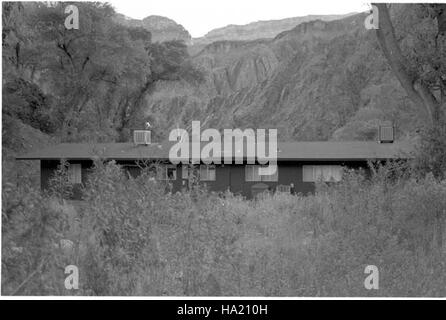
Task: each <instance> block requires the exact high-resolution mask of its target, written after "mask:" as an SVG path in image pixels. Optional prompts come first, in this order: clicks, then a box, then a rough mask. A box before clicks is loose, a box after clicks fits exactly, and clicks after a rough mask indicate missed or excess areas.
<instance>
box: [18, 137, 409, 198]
mask: <svg viewBox="0 0 446 320" xmlns="http://www.w3.org/2000/svg"><path fill="white" fill-rule="evenodd" d="M173 144H174V143H173V142H166V143H150V141H148V143H144V144H139V143H98V144H88V143H62V144H59V145H56V146H52V147H48V148H46V149H42V150H37V151H34V152H30V153H28V154H25V155H23V156H20V157H17V160H37V161H40V183H41V188H42V189H47V188H48V184H49V180H50V178H51V176H52V175H53V174H54V172H55V170H56V169H57V167H58V165H59V164H60V161H61V160H62V159H65V160H66V161H67V162H68V163H69V168H68V170H69V177H70V180H71V182H72V183H73V184H78V185H80V184H83V183H85V182H86V181H87V179H88V175H89V169H91V168H92V166H93V160H92V159H94V158H95V157H98V156H99V157H100V158H101V159H105V160H114V161H116V163H117V164H119V165H121V166H123V167H124V168H125V169H126V170H127V171H128V172H129V174H131V175H132V176H136V175H137V174H138V172H139V171H140V170H141V167H140V165H138V164H139V163H141V161H144V162H145V163H147V162H149V163H150V162H157V163H160V166H161V168H162V173H161V175H160V176H158V179H161V180H167V181H169V182H170V183H171V185H172V191H173V192H176V191H181V190H182V189H183V188H184V187H186V186H187V185H188V183H187V182H188V172H189V169H188V168H189V167H188V166H187V165H182V164H178V165H173V164H172V163H171V162H170V161H169V150H170V148H171V147H172V145H173ZM411 152H412V148H411V146H410V145H409V144H408V143H402V142H393V140H387V141H383V140H382V141H349V142H345V141H344V142H331V141H317V142H278V145H277V168H278V170H277V171H276V173H275V174H274V175H269V176H260V175H259V174H258V166H259V164H248V163H246V161H244V163H243V164H235V163H234V162H235V161H233V163H232V164H217V165H214V164H211V165H206V164H203V163H201V164H200V165H199V167H198V172H199V180H200V181H201V182H203V183H205V184H206V185H207V187H208V189H209V190H211V191H217V192H219V191H222V192H224V191H227V190H229V191H231V192H232V193H234V194H241V195H243V196H245V197H247V198H252V197H253V196H254V195H255V194H257V193H259V192H263V191H265V190H271V191H275V190H279V191H285V192H290V191H294V192H296V193H302V194H307V193H310V192H313V191H314V189H315V182H316V181H317V180H318V179H322V180H324V181H339V180H340V179H342V168H343V167H347V168H353V169H355V168H367V167H368V165H367V162H368V161H388V160H396V159H408V158H410V157H411ZM245 160H246V159H245ZM222 163H223V161H222ZM77 197H79V195H77Z"/></svg>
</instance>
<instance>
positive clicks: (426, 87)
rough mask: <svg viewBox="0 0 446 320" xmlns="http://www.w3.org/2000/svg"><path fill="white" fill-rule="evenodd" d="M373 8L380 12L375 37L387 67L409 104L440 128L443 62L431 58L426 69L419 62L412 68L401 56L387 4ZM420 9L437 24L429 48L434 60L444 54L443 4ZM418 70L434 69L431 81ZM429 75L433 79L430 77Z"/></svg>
mask: <svg viewBox="0 0 446 320" xmlns="http://www.w3.org/2000/svg"><path fill="white" fill-rule="evenodd" d="M374 5H375V6H376V7H377V8H378V13H379V28H378V29H376V36H377V38H378V42H379V44H380V46H381V49H382V51H383V54H384V56H385V58H386V59H387V62H388V63H389V66H390V68H391V69H392V71H393V73H394V74H395V76H396V77H397V78H398V80H399V82H400V84H401V86H402V87H403V88H404V90H405V91H406V93H407V95H408V96H409V98H410V99H411V100H412V102H413V103H414V104H415V105H416V106H418V107H419V108H422V109H423V110H424V114H425V116H426V120H427V121H428V122H429V123H430V125H431V126H437V125H440V124H441V122H442V121H443V117H444V110H443V109H444V106H445V103H446V90H445V87H446V74H445V72H444V71H445V65H444V64H445V61H444V59H443V60H442V59H441V58H440V59H438V58H437V59H435V60H434V59H432V60H433V61H431V62H432V63H431V64H430V65H429V66H425V65H423V66H420V65H417V63H418V64H420V63H421V61H416V62H415V65H413V64H412V65H411V64H410V60H409V59H408V58H407V56H405V55H404V54H403V52H402V50H401V48H400V45H399V43H398V40H397V37H396V35H395V29H394V26H393V24H392V20H391V18H390V13H389V10H388V6H387V4H384V3H377V4H374ZM421 9H424V10H429V18H430V19H435V20H436V21H437V32H436V34H435V41H434V47H431V48H429V50H431V52H433V56H434V58H436V57H437V56H438V55H440V56H441V55H443V54H444V49H445V48H446V46H445V45H444V42H445V37H446V34H445V31H446V27H445V20H446V5H445V4H441V5H427V7H424V8H421ZM424 62H426V61H424ZM420 68H422V69H423V70H426V69H428V70H429V69H432V70H434V72H433V74H434V76H433V79H426V78H427V77H425V75H424V74H422V73H421V72H420ZM430 75H431V76H432V74H430Z"/></svg>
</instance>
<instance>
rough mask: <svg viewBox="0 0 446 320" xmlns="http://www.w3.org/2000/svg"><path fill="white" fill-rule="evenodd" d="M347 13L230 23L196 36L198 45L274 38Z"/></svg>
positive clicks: (195, 41)
mask: <svg viewBox="0 0 446 320" xmlns="http://www.w3.org/2000/svg"><path fill="white" fill-rule="evenodd" d="M349 15H352V14H346V15H308V16H304V17H294V18H287V19H281V20H268V21H257V22H252V23H249V24H246V25H228V26H226V27H223V28H218V29H214V30H211V31H209V32H208V33H207V34H206V35H205V36H204V37H201V38H194V39H193V43H194V44H196V45H200V44H209V43H212V42H215V41H222V40H237V41H249V40H256V39H273V38H274V37H275V36H276V35H278V34H279V33H281V32H283V31H286V30H290V29H293V28H294V27H295V26H297V25H299V24H301V23H304V22H308V21H314V20H322V21H332V20H338V19H342V18H345V17H347V16H349Z"/></svg>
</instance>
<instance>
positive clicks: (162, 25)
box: [115, 14, 192, 44]
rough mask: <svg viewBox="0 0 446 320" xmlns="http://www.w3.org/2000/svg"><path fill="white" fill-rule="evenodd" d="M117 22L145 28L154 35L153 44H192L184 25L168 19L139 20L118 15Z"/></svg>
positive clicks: (151, 18)
mask: <svg viewBox="0 0 446 320" xmlns="http://www.w3.org/2000/svg"><path fill="white" fill-rule="evenodd" d="M115 20H116V21H117V22H119V23H121V24H123V25H126V26H131V27H143V28H145V29H146V30H148V31H150V32H151V33H152V41H153V42H163V41H169V40H183V41H184V42H185V43H186V44H190V43H191V39H192V37H191V35H190V34H189V32H188V31H187V30H186V29H184V27H183V26H182V25H180V24H178V23H176V22H175V21H173V20H171V19H169V18H166V17H161V16H148V17H146V18H144V19H142V20H137V19H131V18H128V17H126V16H124V15H122V14H117V15H116V17H115Z"/></svg>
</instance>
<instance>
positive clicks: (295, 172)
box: [41, 160, 367, 199]
mask: <svg viewBox="0 0 446 320" xmlns="http://www.w3.org/2000/svg"><path fill="white" fill-rule="evenodd" d="M69 162H70V163H80V164H81V166H82V183H83V184H84V183H86V182H87V179H88V174H89V170H90V169H91V168H92V166H93V162H92V161H89V160H79V161H69ZM59 164H60V162H59V161H58V160H42V161H41V187H42V190H46V189H48V187H49V181H50V178H51V176H52V175H53V174H54V171H55V170H56V169H57V166H58V165H59ZM118 164H120V165H123V166H125V168H126V170H127V171H128V172H129V173H130V175H132V176H134V177H136V176H138V174H139V172H140V168H138V167H136V166H134V164H135V162H133V161H121V162H118ZM317 164H320V165H324V164H325V165H328V164H332V165H343V166H347V167H349V168H355V169H357V168H361V167H362V168H366V167H367V165H366V162H365V161H362V162H361V161H349V162H346V161H342V162H340V161H317V162H316V161H309V162H302V161H300V162H298V161H296V162H282V163H278V170H279V174H278V181H277V182H269V181H265V182H263V181H262V182H254V181H245V165H236V164H233V165H220V166H217V168H216V180H215V181H206V182H202V183H205V184H206V185H207V187H208V189H209V190H210V191H215V192H224V191H226V190H228V188H229V190H230V191H231V192H232V193H234V194H239V195H242V196H245V197H247V198H251V197H252V195H253V192H252V188H253V186H254V185H256V184H259V183H262V184H265V185H267V186H268V187H269V188H270V190H275V188H276V186H278V185H290V184H291V183H293V184H294V187H295V191H296V193H301V194H304V195H305V194H308V193H311V192H314V189H315V184H314V183H313V182H303V171H302V166H303V165H317ZM170 183H171V184H172V191H173V192H177V191H181V190H182V189H183V188H186V187H187V180H183V179H182V168H181V166H178V167H177V178H176V180H174V181H170ZM80 197H81V193H80V186H75V188H74V198H75V199H80Z"/></svg>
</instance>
